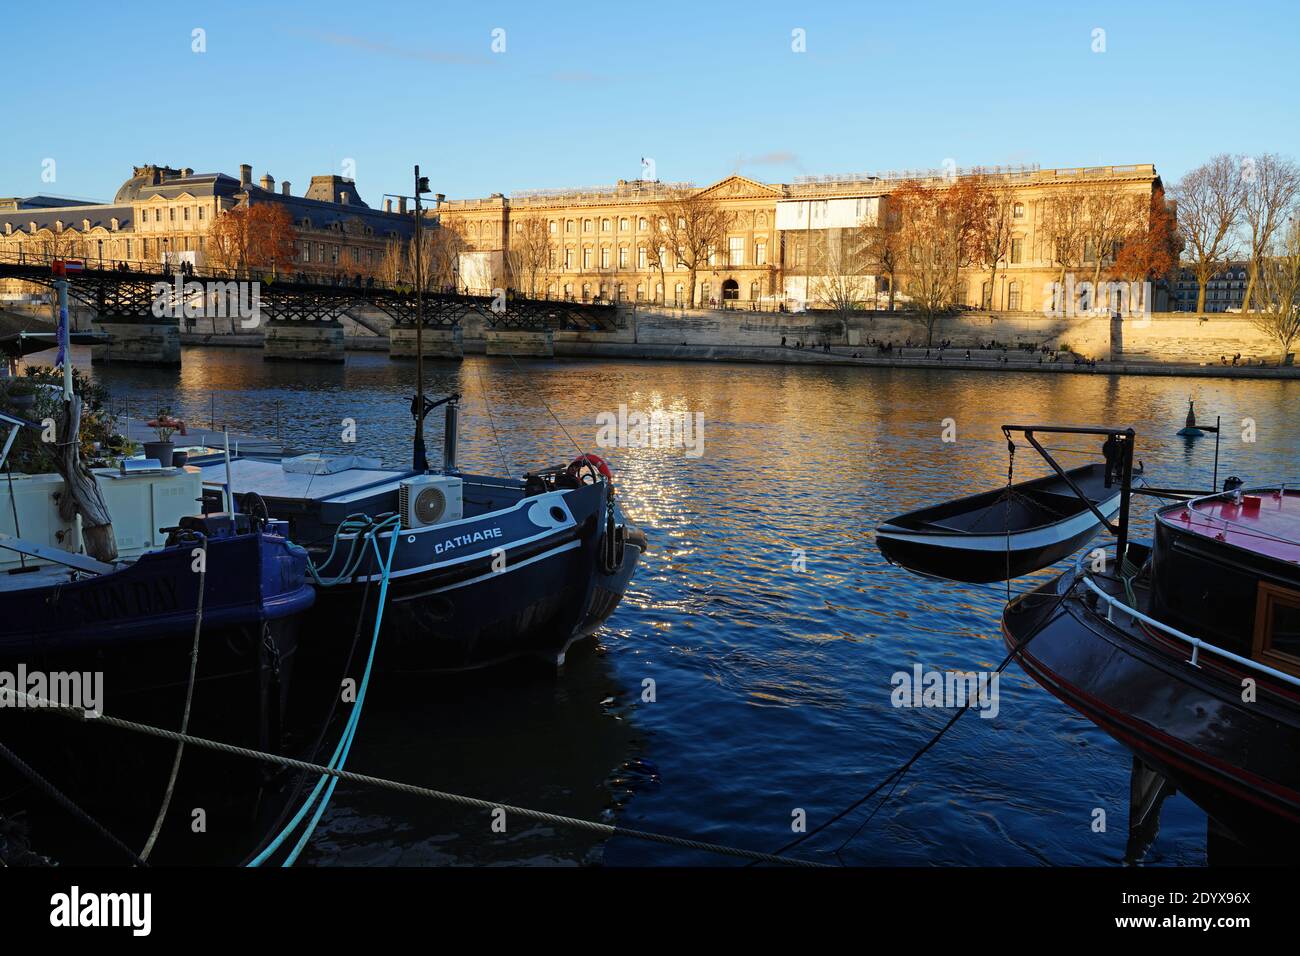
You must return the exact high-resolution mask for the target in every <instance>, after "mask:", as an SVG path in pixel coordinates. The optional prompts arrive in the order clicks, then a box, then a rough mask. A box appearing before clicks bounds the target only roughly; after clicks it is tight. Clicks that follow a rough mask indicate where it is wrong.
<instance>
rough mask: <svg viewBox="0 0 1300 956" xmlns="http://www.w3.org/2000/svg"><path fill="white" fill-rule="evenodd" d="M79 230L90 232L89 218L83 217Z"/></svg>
mask: <svg viewBox="0 0 1300 956" xmlns="http://www.w3.org/2000/svg"><path fill="white" fill-rule="evenodd" d="M81 231H82V232H90V220H89V219H83V220H81Z"/></svg>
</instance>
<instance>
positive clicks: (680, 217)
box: [656, 188, 732, 306]
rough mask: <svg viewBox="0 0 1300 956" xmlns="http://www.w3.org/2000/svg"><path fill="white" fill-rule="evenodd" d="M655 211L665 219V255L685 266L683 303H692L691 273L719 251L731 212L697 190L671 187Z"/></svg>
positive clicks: (705, 267) (707, 264) (705, 263)
mask: <svg viewBox="0 0 1300 956" xmlns="http://www.w3.org/2000/svg"><path fill="white" fill-rule="evenodd" d="M656 215H657V216H658V217H659V218H660V219H662V220H663V221H665V222H666V223H667V228H666V230H665V231H664V232H663V238H664V240H665V244H666V245H667V247H668V253H669V255H672V256H674V257H676V261H677V262H680V263H681V264H682V265H684V266H685V267H686V274H687V290H686V299H687V304H688V305H690V306H694V305H695V277H696V275H697V273H699V272H700V270H702V269H707V268H709V267H710V266H711V264H712V263H711V260H712V258H713V257H714V256H716V255H718V254H719V253H721V251H722V247H723V244H724V243H725V241H726V237H727V230H728V229H730V228H731V223H732V214H731V213H729V212H728V211H727V210H725V209H724V208H723V207H722V205H721V204H720V203H719V202H718V201H717V200H716V199H713V198H711V197H709V196H705V195H703V194H702V193H701V192H700V191H699V190H696V189H681V188H672V189H669V190H668V195H667V197H666V198H665V199H664V200H663V201H662V202H661V203H660V204H659V205H658V207H657V209H656ZM665 291H666V290H665Z"/></svg>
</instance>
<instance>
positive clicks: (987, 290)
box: [980, 280, 993, 311]
mask: <svg viewBox="0 0 1300 956" xmlns="http://www.w3.org/2000/svg"><path fill="white" fill-rule="evenodd" d="M980 308H981V309H984V310H985V311H987V310H989V309H992V308H993V283H992V282H988V281H987V280H986V281H985V283H984V285H983V286H982V287H981V288H980Z"/></svg>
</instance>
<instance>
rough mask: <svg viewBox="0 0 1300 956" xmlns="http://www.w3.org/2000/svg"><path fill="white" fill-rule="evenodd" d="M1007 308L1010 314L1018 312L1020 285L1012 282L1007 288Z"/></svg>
mask: <svg viewBox="0 0 1300 956" xmlns="http://www.w3.org/2000/svg"><path fill="white" fill-rule="evenodd" d="M1007 308H1008V309H1010V310H1011V311H1012V312H1017V311H1019V310H1020V283H1019V282H1012V283H1011V284H1010V285H1009V286H1007Z"/></svg>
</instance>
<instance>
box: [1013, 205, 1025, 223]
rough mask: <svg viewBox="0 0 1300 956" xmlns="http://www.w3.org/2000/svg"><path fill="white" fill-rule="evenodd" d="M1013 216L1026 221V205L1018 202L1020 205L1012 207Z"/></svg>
mask: <svg viewBox="0 0 1300 956" xmlns="http://www.w3.org/2000/svg"><path fill="white" fill-rule="evenodd" d="M1011 215H1012V216H1014V217H1015V218H1016V219H1024V218H1025V204H1024V203H1022V202H1018V203H1016V204H1015V205H1014V206H1012V207H1011Z"/></svg>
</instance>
